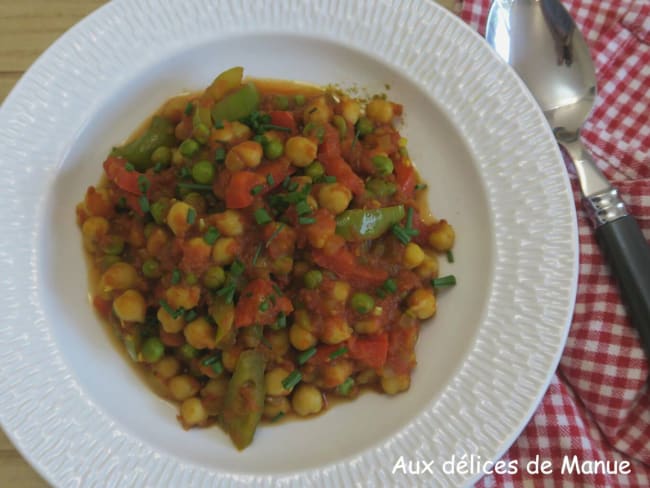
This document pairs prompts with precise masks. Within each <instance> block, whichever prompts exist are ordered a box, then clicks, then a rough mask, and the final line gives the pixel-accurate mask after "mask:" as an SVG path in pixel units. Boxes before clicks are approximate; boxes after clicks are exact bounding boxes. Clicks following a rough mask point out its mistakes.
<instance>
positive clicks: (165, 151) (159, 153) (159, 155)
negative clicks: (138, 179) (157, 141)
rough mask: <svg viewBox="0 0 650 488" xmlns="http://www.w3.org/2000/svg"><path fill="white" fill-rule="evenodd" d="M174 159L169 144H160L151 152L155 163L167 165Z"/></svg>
mask: <svg viewBox="0 0 650 488" xmlns="http://www.w3.org/2000/svg"><path fill="white" fill-rule="evenodd" d="M171 160H172V150H171V149H169V148H168V147H167V146H160V147H158V148H156V150H155V151H154V152H153V153H152V154H151V161H152V162H153V163H155V164H162V165H163V166H167V165H168V164H169V163H170V162H171Z"/></svg>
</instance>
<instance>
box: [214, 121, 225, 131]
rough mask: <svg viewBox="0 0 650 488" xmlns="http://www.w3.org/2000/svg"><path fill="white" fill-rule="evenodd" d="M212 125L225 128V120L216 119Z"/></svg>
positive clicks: (216, 127)
mask: <svg viewBox="0 0 650 488" xmlns="http://www.w3.org/2000/svg"><path fill="white" fill-rule="evenodd" d="M212 125H213V126H214V128H215V129H223V120H215V121H214V124H212Z"/></svg>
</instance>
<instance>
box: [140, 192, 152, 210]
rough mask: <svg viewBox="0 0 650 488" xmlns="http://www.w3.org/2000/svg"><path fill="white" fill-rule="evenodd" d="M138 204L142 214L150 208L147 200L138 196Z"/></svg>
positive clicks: (142, 196)
mask: <svg viewBox="0 0 650 488" xmlns="http://www.w3.org/2000/svg"><path fill="white" fill-rule="evenodd" d="M138 204H139V205H140V208H141V209H142V211H143V212H144V213H147V212H148V211H149V209H150V208H151V207H150V206H149V200H148V199H147V197H146V196H144V195H140V198H138Z"/></svg>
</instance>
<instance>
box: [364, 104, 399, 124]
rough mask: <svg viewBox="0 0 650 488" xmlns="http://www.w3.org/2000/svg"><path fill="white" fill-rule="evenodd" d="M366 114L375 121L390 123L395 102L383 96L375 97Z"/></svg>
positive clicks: (367, 107)
mask: <svg viewBox="0 0 650 488" xmlns="http://www.w3.org/2000/svg"><path fill="white" fill-rule="evenodd" d="M366 115H367V116H368V118H369V119H370V120H372V121H373V122H377V123H380V124H388V123H389V122H390V121H391V120H393V115H394V113H393V104H392V103H390V102H389V101H387V100H382V99H381V98H374V99H372V100H370V102H369V103H368V105H367V106H366Z"/></svg>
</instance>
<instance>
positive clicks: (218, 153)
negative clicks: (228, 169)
mask: <svg viewBox="0 0 650 488" xmlns="http://www.w3.org/2000/svg"><path fill="white" fill-rule="evenodd" d="M224 159H226V150H225V149H224V148H223V147H218V148H217V149H215V151H214V160H215V161H223V160H224Z"/></svg>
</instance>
